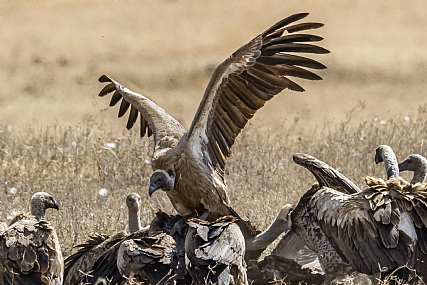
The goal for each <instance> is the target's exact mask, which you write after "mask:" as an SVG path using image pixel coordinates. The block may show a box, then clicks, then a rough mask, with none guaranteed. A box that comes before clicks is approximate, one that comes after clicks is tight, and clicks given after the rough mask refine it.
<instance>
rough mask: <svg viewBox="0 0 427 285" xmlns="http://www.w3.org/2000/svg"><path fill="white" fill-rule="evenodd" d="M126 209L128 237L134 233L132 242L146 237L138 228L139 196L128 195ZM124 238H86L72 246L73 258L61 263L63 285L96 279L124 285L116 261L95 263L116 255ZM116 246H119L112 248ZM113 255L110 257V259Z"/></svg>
mask: <svg viewBox="0 0 427 285" xmlns="http://www.w3.org/2000/svg"><path fill="white" fill-rule="evenodd" d="M126 206H127V207H128V213H129V217H128V218H129V220H128V227H129V232H130V233H131V234H133V233H134V236H133V237H135V238H139V237H144V236H147V235H148V228H142V227H141V222H140V214H139V213H140V206H141V198H140V196H139V195H138V194H137V193H130V194H129V195H128V196H127V197H126ZM128 236H129V235H128V234H127V233H126V232H124V231H121V232H118V233H116V234H115V235H113V236H110V235H104V234H93V235H90V236H89V237H88V239H87V240H86V242H85V243H83V244H80V245H78V246H76V247H77V248H78V250H77V251H76V252H75V253H74V254H72V255H70V256H69V257H67V258H66V259H65V271H64V285H74V284H75V285H77V284H81V283H86V282H89V283H90V282H95V281H96V280H97V279H98V278H99V277H103V278H104V277H108V278H111V279H113V280H114V281H113V282H114V283H112V284H122V283H123V284H124V282H125V280H124V278H122V276H121V275H120V273H119V272H118V270H117V266H116V262H115V261H116V259H114V261H110V262H109V263H106V264H105V265H100V262H99V260H101V259H102V258H103V256H104V255H106V254H108V253H109V252H110V251H111V252H114V254H116V253H117V249H118V247H119V246H120V244H119V243H121V242H123V240H125V239H126V238H127V237H128ZM117 244H119V245H118V246H116V245H117ZM114 254H111V256H113V255H114ZM105 267H107V269H106V268H105ZM120 282H121V283H120Z"/></svg>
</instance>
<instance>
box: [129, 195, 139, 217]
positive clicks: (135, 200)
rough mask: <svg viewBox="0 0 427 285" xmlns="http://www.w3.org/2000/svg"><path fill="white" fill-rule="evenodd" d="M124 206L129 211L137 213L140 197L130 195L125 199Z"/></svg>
mask: <svg viewBox="0 0 427 285" xmlns="http://www.w3.org/2000/svg"><path fill="white" fill-rule="evenodd" d="M126 206H127V207H128V209H129V211H133V212H138V211H139V208H140V206H141V196H139V195H138V194H137V193H130V194H129V195H128V196H127V197H126Z"/></svg>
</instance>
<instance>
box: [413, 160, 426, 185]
mask: <svg viewBox="0 0 427 285" xmlns="http://www.w3.org/2000/svg"><path fill="white" fill-rule="evenodd" d="M426 176H427V163H426V161H422V163H420V166H419V167H418V168H417V169H416V170H415V171H414V177H412V180H411V184H415V183H418V182H420V183H422V182H424V180H425V179H426Z"/></svg>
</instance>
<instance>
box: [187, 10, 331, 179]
mask: <svg viewBox="0 0 427 285" xmlns="http://www.w3.org/2000/svg"><path fill="white" fill-rule="evenodd" d="M307 15H308V14H307V13H302V14H295V15H292V16H290V17H288V18H286V19H283V20H282V21H280V22H278V23H276V24H275V25H273V26H272V27H271V28H269V29H268V30H266V31H265V32H263V33H262V34H260V35H258V36H257V37H255V38H254V39H253V40H251V41H250V42H248V43H247V44H245V45H244V46H242V47H241V48H240V49H238V50H237V51H236V52H234V53H233V54H232V55H231V56H230V57H229V58H228V59H226V60H225V61H224V62H223V63H221V64H220V65H219V66H218V67H217V69H216V70H215V72H214V74H213V76H212V78H211V80H210V82H209V84H208V86H207V88H206V91H205V94H204V97H203V99H202V101H201V103H200V105H199V108H198V110H197V112H196V115H195V117H194V119H193V122H192V124H191V127H190V130H189V135H188V140H189V143H190V147H191V148H192V149H193V150H195V151H196V152H198V155H199V156H200V151H201V150H203V151H205V150H206V151H207V153H208V154H209V157H208V160H209V161H208V162H207V163H208V164H210V165H212V166H213V167H214V169H216V171H217V174H219V175H220V176H221V177H223V175H224V170H225V162H226V159H227V157H228V156H229V155H230V148H231V146H232V145H233V144H234V141H235V139H236V137H237V136H238V134H239V133H240V131H241V130H242V129H243V128H244V126H245V125H246V123H247V122H248V120H249V119H250V118H252V117H253V116H254V114H255V112H256V111H257V110H258V109H260V108H261V107H262V106H264V104H265V103H266V102H267V101H268V100H270V99H271V98H273V97H274V95H276V94H278V93H280V92H281V91H282V90H284V89H291V90H294V91H300V92H301V91H304V89H303V88H302V87H301V86H300V85H298V84H297V83H295V82H294V81H292V80H291V79H289V78H288V77H289V76H292V77H299V78H304V79H308V80H320V79H321V78H320V77H319V76H318V75H316V74H314V73H313V72H311V71H308V70H307V69H305V68H313V69H324V68H326V67H325V66H324V65H323V64H321V63H319V62H317V61H314V60H312V59H308V58H305V57H302V56H297V55H293V54H291V53H293V52H301V53H317V54H322V53H328V52H329V51H328V50H326V49H324V48H321V47H319V46H316V45H313V44H311V43H312V42H317V41H320V40H322V38H321V37H319V36H315V35H310V34H302V33H296V32H299V31H303V30H309V29H316V28H319V27H322V26H323V24H320V23H301V24H293V23H294V22H295V21H298V20H300V19H302V18H305V17H306V16H307ZM291 24H292V25H291ZM205 163H206V162H205Z"/></svg>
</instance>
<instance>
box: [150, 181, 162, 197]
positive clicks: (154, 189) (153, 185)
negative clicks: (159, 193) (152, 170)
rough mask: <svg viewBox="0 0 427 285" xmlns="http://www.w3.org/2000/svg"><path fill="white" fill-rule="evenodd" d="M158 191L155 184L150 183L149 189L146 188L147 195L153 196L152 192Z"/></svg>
mask: <svg viewBox="0 0 427 285" xmlns="http://www.w3.org/2000/svg"><path fill="white" fill-rule="evenodd" d="M157 189H159V187H158V186H157V185H156V183H154V182H151V183H150V187H148V195H150V197H151V195H153V193H154V192H156V190H157Z"/></svg>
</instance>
